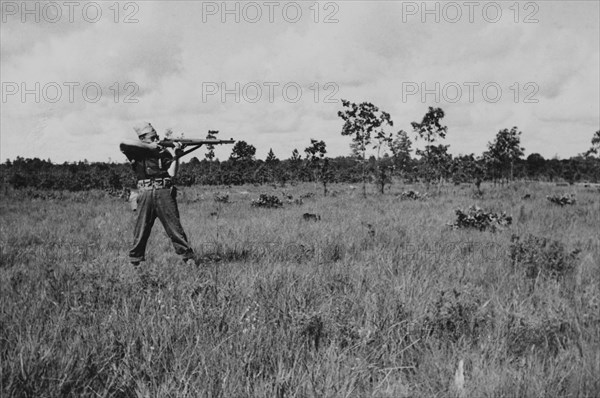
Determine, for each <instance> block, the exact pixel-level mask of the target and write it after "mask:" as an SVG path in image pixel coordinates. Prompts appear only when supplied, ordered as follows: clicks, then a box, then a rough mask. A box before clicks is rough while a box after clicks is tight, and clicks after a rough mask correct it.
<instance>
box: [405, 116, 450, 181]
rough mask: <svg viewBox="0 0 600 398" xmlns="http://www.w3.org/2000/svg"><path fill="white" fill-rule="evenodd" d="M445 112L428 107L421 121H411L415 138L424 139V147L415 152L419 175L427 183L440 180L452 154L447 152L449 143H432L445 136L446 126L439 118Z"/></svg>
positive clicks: (445, 172) (445, 171)
mask: <svg viewBox="0 0 600 398" xmlns="http://www.w3.org/2000/svg"><path fill="white" fill-rule="evenodd" d="M444 116H445V113H444V111H443V109H442V108H433V107H431V106H430V107H429V110H428V111H427V113H426V114H425V116H423V120H422V121H421V123H418V122H412V123H411V126H412V128H413V131H414V132H415V133H416V134H417V139H419V138H421V139H423V140H425V143H426V144H425V149H424V150H420V149H417V151H416V154H417V155H418V156H421V176H422V177H423V178H424V179H425V180H426V181H427V182H428V183H429V182H431V181H432V180H438V181H440V182H441V181H442V178H443V177H445V176H446V174H447V170H448V168H449V166H450V164H449V162H450V161H451V160H452V156H450V154H448V146H449V145H441V144H440V145H434V143H435V142H437V141H438V140H440V139H444V138H446V133H447V132H448V127H447V126H442V123H441V120H442V119H443V118H444Z"/></svg>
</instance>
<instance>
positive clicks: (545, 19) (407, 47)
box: [0, 0, 600, 163]
mask: <svg viewBox="0 0 600 398" xmlns="http://www.w3.org/2000/svg"><path fill="white" fill-rule="evenodd" d="M0 6H1V11H2V21H1V28H0V43H1V57H0V58H1V60H0V80H1V82H2V92H1V96H2V98H1V102H0V159H1V160H2V161H4V160H6V159H14V158H16V157H17V156H22V157H26V158H28V157H29V158H32V157H39V158H41V159H51V161H53V162H59V163H62V162H65V161H67V162H73V161H79V160H84V159H87V160H88V161H113V162H122V161H124V160H125V158H124V156H123V155H122V154H121V153H120V152H119V149H118V148H119V143H120V142H122V141H124V140H127V139H135V137H136V135H135V132H134V130H133V126H134V125H136V124H138V123H140V122H150V123H152V125H153V126H154V127H155V128H156V130H157V131H158V133H159V134H160V135H163V134H164V131H165V130H166V129H168V128H170V129H172V130H173V132H174V133H175V136H180V135H183V136H184V137H185V138H204V137H205V136H206V133H207V132H208V130H219V131H220V133H219V138H227V139H229V138H233V139H235V140H243V141H246V142H247V143H249V144H251V145H254V146H255V147H256V148H257V153H256V156H257V158H259V159H264V158H265V157H266V154H267V153H268V151H269V149H272V150H273V152H274V153H275V155H276V156H277V157H279V158H280V159H287V158H289V157H290V156H291V153H292V151H293V150H294V149H298V151H299V152H300V153H303V152H304V148H306V147H308V146H309V145H310V140H311V139H317V140H323V141H325V143H326V144H327V151H328V155H329V156H331V157H335V156H344V155H348V154H350V146H349V145H350V143H351V138H350V137H347V136H342V135H341V131H342V126H343V121H342V119H341V118H339V117H338V115H337V113H338V111H340V110H342V109H343V106H342V103H341V100H342V99H345V100H349V101H351V102H355V103H361V102H371V103H373V104H374V105H376V106H377V107H379V109H381V110H383V111H386V112H388V113H389V114H390V115H391V118H392V120H393V122H394V125H393V127H388V128H386V131H387V132H390V133H394V134H395V133H396V132H398V131H399V130H405V131H407V132H408V133H409V137H410V138H411V140H413V142H414V146H416V147H420V146H422V145H423V143H422V141H417V140H416V135H415V133H414V132H413V130H412V127H411V122H414V121H417V122H420V121H421V119H422V118H423V116H424V115H425V113H426V112H427V109H428V107H430V106H433V107H440V108H442V109H443V110H444V112H445V115H446V116H445V118H444V119H443V123H444V124H445V125H446V126H447V127H448V133H447V137H446V139H445V140H443V141H440V143H443V144H446V145H450V147H449V152H450V153H452V154H454V155H459V154H470V153H474V154H475V155H480V154H481V153H482V152H483V151H485V150H486V148H487V144H488V142H490V141H492V140H493V139H494V137H495V135H496V134H497V133H498V131H500V130H502V129H505V128H508V129H510V128H512V127H513V126H517V127H518V129H519V130H520V131H522V135H521V144H522V146H523V147H524V148H525V156H527V155H528V154H531V153H540V154H541V155H542V156H544V157H546V158H550V157H554V156H558V157H560V158H568V157H571V156H576V155H577V154H579V153H582V152H585V151H586V150H587V149H589V148H590V147H591V139H592V136H593V134H594V132H595V131H596V130H599V129H600V55H599V54H600V2H599V1H596V0H592V1H569V2H566V1H565V2H563V1H520V2H515V1H506V2H502V1H498V2H488V1H483V2H479V1H457V2H421V1H418V2H412V1H377V0H374V1H371V0H370V1H366V0H354V1H319V2H316V1H295V2H294V1H255V2H253V1H226V2H225V1H146V0H145V1H129V2H126V1H123V2H115V1H73V2H68V1H56V2H48V1H27V2H22V1H5V0H2V1H1V2H0ZM230 153H231V146H228V147H226V146H222V147H220V148H218V149H217V151H216V155H217V157H218V158H219V159H221V160H224V159H226V158H227V157H228V156H229V154H230ZM197 156H199V157H203V156H204V154H203V152H199V153H198V154H197Z"/></svg>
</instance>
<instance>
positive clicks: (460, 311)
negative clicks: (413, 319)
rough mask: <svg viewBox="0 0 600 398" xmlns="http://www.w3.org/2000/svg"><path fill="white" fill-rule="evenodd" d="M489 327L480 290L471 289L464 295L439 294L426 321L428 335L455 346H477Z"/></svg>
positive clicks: (467, 289) (452, 292) (451, 291)
mask: <svg viewBox="0 0 600 398" xmlns="http://www.w3.org/2000/svg"><path fill="white" fill-rule="evenodd" d="M488 324H489V314H488V310H487V309H486V305H482V303H481V299H480V294H479V292H478V290H477V289H476V288H473V287H472V286H466V287H465V288H464V289H463V291H458V290H456V289H453V290H450V291H442V292H440V295H439V297H438V299H437V300H436V301H435V303H433V305H431V306H430V307H429V309H428V310H427V315H426V316H425V321H424V325H425V330H426V331H427V332H428V335H430V336H434V337H436V338H438V339H440V340H445V341H449V342H453V343H456V342H458V341H459V340H460V339H464V340H466V341H468V342H471V343H476V342H477V341H478V339H479V336H481V335H482V333H483V331H484V329H485V328H486V327H487V326H488Z"/></svg>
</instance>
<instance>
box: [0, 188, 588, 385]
mask: <svg viewBox="0 0 600 398" xmlns="http://www.w3.org/2000/svg"><path fill="white" fill-rule="evenodd" d="M408 188H409V187H402V186H393V187H392V191H391V192H389V193H387V194H385V195H378V194H375V193H374V192H373V193H372V194H371V195H370V196H369V197H368V198H367V199H363V198H362V197H361V193H360V192H357V191H359V190H353V189H351V188H350V187H348V186H342V185H338V186H335V185H334V186H332V187H331V190H332V191H333V195H332V196H328V197H325V198H324V197H322V196H321V194H320V189H319V187H315V186H313V185H308V184H307V185H300V186H295V187H286V188H283V189H284V190H286V193H287V194H290V195H292V196H293V197H295V198H298V197H300V196H301V195H303V194H306V193H308V192H315V193H316V195H314V196H313V197H308V198H305V199H304V201H303V204H301V205H298V204H286V205H285V206H284V208H283V209H261V208H252V207H251V206H250V201H251V199H256V198H257V197H258V195H259V193H268V194H277V195H279V196H280V197H282V195H281V190H282V188H277V189H273V188H272V187H252V186H250V187H234V188H229V189H225V188H221V189H220V191H221V192H228V193H229V199H230V202H231V203H223V202H217V201H215V200H214V194H215V193H216V192H217V191H218V190H217V189H214V188H210V189H209V188H192V189H185V190H184V191H182V192H181V193H180V197H179V205H180V211H181V214H182V219H183V224H184V227H185V229H186V232H187V234H188V236H189V237H190V240H191V242H192V245H193V246H194V247H195V249H196V251H197V255H198V259H199V261H200V262H201V266H200V267H198V268H195V267H190V266H186V265H184V264H182V263H181V262H180V261H179V259H178V258H177V256H176V255H175V254H174V252H173V249H172V248H171V247H170V243H169V241H168V239H167V238H166V235H165V233H164V231H163V230H162V227H161V226H160V224H157V225H156V226H155V229H154V231H153V235H152V237H151V242H150V245H149V250H148V262H147V263H145V264H143V266H142V268H141V270H139V271H137V270H135V269H133V268H132V267H131V266H130V265H129V264H128V262H127V256H126V255H127V250H128V246H129V243H130V240H131V235H132V228H133V222H134V217H135V216H134V214H132V213H131V211H130V210H129V208H128V206H127V203H125V202H122V201H119V200H117V199H113V198H108V197H104V196H103V195H102V194H101V193H98V192H91V193H87V194H84V195H82V194H68V193H63V194H60V195H54V198H47V199H41V198H39V197H38V198H33V197H32V195H30V194H26V193H24V192H8V193H6V194H4V197H2V200H1V202H0V216H1V219H2V223H1V224H0V243H1V256H0V288H1V292H2V293H1V302H0V314H1V315H0V317H1V319H0V320H1V322H0V343H1V349H0V359H1V381H2V389H1V391H2V396H11V397H58V396H72V397H80V396H89V397H96V396H104V397H165V396H170V397H452V396H472V397H513V396H514V397H596V396H599V395H600V376H599V375H600V307H599V306H600V264H599V262H600V244H599V238H598V231H600V205H599V201H598V192H597V191H594V190H593V189H588V188H583V187H574V188H568V189H569V191H571V190H572V191H573V192H574V193H576V194H577V199H578V202H577V204H576V205H574V206H565V207H558V206H555V205H553V204H551V203H550V202H548V201H547V200H546V199H545V196H546V195H549V194H553V193H562V192H564V189H565V188H564V187H554V186H551V185H541V184H538V185H525V184H515V185H511V186H509V187H492V186H488V187H484V192H485V193H484V195H483V197H482V198H476V197H474V193H473V190H472V188H471V187H464V186H463V187H446V188H443V189H442V190H441V191H440V192H432V196H431V197H430V198H429V199H427V200H424V201H406V200H400V197H399V196H397V195H395V193H398V192H399V191H400V190H403V189H408ZM410 188H411V189H417V190H422V189H423V187H410ZM373 191H374V190H373ZM526 193H529V194H530V195H531V198H530V199H527V200H525V199H522V198H523V196H524V195H525V194H526ZM472 204H477V205H479V206H480V207H483V208H485V209H489V210H493V211H506V212H507V213H509V214H512V215H513V218H514V222H513V225H511V226H510V227H508V228H505V229H502V230H500V231H497V232H495V233H492V232H479V231H476V230H452V229H450V228H449V227H448V226H447V225H446V224H447V223H449V222H453V221H454V220H455V213H454V211H455V210H456V209H458V208H461V209H466V208H467V207H468V206H470V205H472ZM306 212H308V213H314V214H318V215H320V217H321V219H320V220H319V221H305V220H304V219H303V217H302V214H303V213H306ZM513 235H518V236H519V237H520V241H519V242H521V244H520V246H518V249H519V250H521V252H519V253H521V254H519V255H517V254H515V253H516V252H515V250H516V248H517V246H516V245H517V243H516V241H515V237H513ZM530 235H532V236H535V237H540V238H541V237H543V238H547V239H548V242H554V243H553V244H550V243H548V245H547V246H543V247H542V246H541V244H538V246H535V245H536V244H535V243H532V242H536V241H535V240H534V239H529V240H528V239H527V236H530ZM523 242H525V243H523ZM559 243H560V244H562V246H560V245H559ZM571 254H572V256H571V257H569V255H571ZM527 256H529V257H527ZM525 259H527V260H525ZM527 261H529V263H528V262H527ZM550 263H552V264H554V265H556V264H558V266H562V267H563V268H564V272H562V271H561V273H557V272H552V270H553V269H554V268H551V267H550V266H549V265H548V264H550ZM555 263H556V264H555ZM532 264H533V265H532ZM534 265H535V266H536V267H538V268H534V269H536V270H538V269H539V270H540V271H539V272H537V273H536V274H535V275H530V274H531V272H530V271H528V270H529V269H531V267H533V266H534ZM554 265H552V266H554ZM561 269H562V268H561ZM542 271H543V272H542ZM459 364H462V366H459ZM459 369H461V370H460V371H459Z"/></svg>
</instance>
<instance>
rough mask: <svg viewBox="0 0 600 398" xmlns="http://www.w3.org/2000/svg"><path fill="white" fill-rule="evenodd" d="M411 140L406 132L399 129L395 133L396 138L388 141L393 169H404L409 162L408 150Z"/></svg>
mask: <svg viewBox="0 0 600 398" xmlns="http://www.w3.org/2000/svg"><path fill="white" fill-rule="evenodd" d="M411 147H412V142H411V141H410V138H408V134H407V133H406V131H404V130H400V131H398V132H397V133H396V138H394V139H393V140H392V142H391V143H390V151H391V152H392V158H393V163H394V168H395V170H398V171H399V172H403V171H406V169H407V167H408V165H409V164H410V160H411V159H410V152H411Z"/></svg>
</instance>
